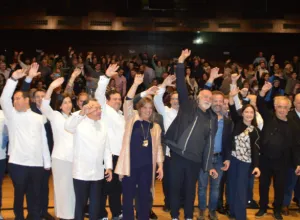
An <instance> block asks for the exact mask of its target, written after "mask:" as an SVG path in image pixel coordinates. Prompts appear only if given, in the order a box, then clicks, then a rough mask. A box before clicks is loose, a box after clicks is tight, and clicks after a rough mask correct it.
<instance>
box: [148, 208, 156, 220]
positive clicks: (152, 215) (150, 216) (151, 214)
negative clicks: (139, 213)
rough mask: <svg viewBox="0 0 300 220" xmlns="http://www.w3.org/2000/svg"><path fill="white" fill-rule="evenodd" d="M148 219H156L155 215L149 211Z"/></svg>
mask: <svg viewBox="0 0 300 220" xmlns="http://www.w3.org/2000/svg"><path fill="white" fill-rule="evenodd" d="M149 218H150V219H151V220H156V219H157V215H156V214H155V213H154V212H153V211H152V210H151V211H150V214H149Z"/></svg>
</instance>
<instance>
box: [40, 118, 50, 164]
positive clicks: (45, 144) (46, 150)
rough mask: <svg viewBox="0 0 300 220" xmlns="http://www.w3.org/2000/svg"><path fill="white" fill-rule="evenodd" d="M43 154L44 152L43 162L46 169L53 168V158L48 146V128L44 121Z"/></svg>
mask: <svg viewBox="0 0 300 220" xmlns="http://www.w3.org/2000/svg"><path fill="white" fill-rule="evenodd" d="M42 129H43V130H42V141H43V146H42V154H43V164H44V169H46V170H49V169H50V168H51V158H50V152H49V147H48V141H47V135H46V129H45V126H44V124H43V123H42Z"/></svg>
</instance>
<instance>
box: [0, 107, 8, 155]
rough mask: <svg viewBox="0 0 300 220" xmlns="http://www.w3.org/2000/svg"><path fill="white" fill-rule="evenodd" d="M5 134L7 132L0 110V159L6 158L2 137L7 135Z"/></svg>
mask: <svg viewBox="0 0 300 220" xmlns="http://www.w3.org/2000/svg"><path fill="white" fill-rule="evenodd" d="M7 135H8V133H7V127H6V125H5V117H4V113H3V111H2V110H0V160H4V159H5V158H6V146H3V139H4V138H5V137H7ZM1 138H2V139H1Z"/></svg>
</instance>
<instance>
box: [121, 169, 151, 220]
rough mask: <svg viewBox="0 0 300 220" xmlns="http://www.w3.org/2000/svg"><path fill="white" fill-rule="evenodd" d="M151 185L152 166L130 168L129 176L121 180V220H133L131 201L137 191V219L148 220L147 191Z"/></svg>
mask: <svg viewBox="0 0 300 220" xmlns="http://www.w3.org/2000/svg"><path fill="white" fill-rule="evenodd" d="M151 184H152V164H149V165H145V166H142V167H140V168H132V169H131V171H130V176H125V177H124V178H123V180H122V190H123V219H126V220H134V212H133V200H134V198H135V195H136V189H137V190H138V196H139V205H138V210H137V212H138V213H139V219H141V220H144V219H149V199H148V198H149V191H150V187H151Z"/></svg>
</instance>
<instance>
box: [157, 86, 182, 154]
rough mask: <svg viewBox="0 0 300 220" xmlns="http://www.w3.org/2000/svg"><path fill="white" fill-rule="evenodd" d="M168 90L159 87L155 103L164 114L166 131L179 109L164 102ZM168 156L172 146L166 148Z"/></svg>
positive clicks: (158, 110) (159, 111) (160, 112)
mask: <svg viewBox="0 0 300 220" xmlns="http://www.w3.org/2000/svg"><path fill="white" fill-rule="evenodd" d="M165 91H166V88H159V90H158V91H157V93H156V95H155V96H154V105H155V108H156V110H157V112H158V113H159V114H161V115H162V117H163V119H164V127H165V132H167V131H168V129H169V127H170V125H171V124H172V122H173V121H174V119H175V118H176V116H177V114H178V110H176V109H173V108H169V107H168V106H165V105H164V103H163V95H164V93H165ZM166 156H170V148H168V147H167V148H166Z"/></svg>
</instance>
